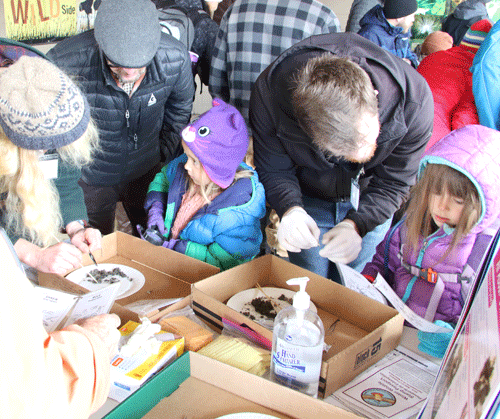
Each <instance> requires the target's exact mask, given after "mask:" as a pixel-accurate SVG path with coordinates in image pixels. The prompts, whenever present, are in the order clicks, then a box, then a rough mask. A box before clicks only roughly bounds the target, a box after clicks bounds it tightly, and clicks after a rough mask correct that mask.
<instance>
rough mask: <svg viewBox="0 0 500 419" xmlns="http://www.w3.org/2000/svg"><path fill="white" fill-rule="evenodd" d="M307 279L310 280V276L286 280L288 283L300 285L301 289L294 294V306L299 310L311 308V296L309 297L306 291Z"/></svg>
mask: <svg viewBox="0 0 500 419" xmlns="http://www.w3.org/2000/svg"><path fill="white" fill-rule="evenodd" d="M307 281H309V278H308V277H307V276H302V277H299V278H292V279H289V280H288V281H286V283H287V284H288V285H298V286H299V287H300V290H299V291H297V292H296V293H295V295H294V296H293V306H294V307H295V308H296V309H297V310H307V309H309V305H310V303H311V297H309V294H308V293H307V292H306V285H307Z"/></svg>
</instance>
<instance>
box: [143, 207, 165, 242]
mask: <svg viewBox="0 0 500 419" xmlns="http://www.w3.org/2000/svg"><path fill="white" fill-rule="evenodd" d="M147 227H148V228H151V229H154V228H155V227H156V228H157V229H158V231H159V232H160V233H161V234H162V235H163V234H165V231H166V230H165V206H164V205H163V203H162V202H160V201H156V202H154V203H153V205H151V208H149V211H148V224H147Z"/></svg>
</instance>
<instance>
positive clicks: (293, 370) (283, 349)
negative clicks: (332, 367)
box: [273, 336, 323, 383]
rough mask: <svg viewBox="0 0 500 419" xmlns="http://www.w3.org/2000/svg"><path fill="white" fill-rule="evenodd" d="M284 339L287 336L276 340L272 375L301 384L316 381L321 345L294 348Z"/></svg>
mask: <svg viewBox="0 0 500 419" xmlns="http://www.w3.org/2000/svg"><path fill="white" fill-rule="evenodd" d="M286 339H287V336H285V339H280V338H278V339H277V340H276V350H275V351H274V352H273V363H274V373H275V374H276V375H280V376H282V377H284V378H289V379H292V380H296V381H299V382H302V383H311V382H315V381H318V378H319V374H320V372H321V357H322V354H323V345H318V346H309V347H306V346H296V345H292V344H290V343H289V342H287V341H286ZM318 360H319V361H318Z"/></svg>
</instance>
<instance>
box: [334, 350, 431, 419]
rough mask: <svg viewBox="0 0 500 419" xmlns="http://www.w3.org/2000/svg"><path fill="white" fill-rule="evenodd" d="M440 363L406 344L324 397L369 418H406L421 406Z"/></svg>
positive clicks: (416, 411) (413, 414)
mask: <svg viewBox="0 0 500 419" xmlns="http://www.w3.org/2000/svg"><path fill="white" fill-rule="evenodd" d="M438 370H439V365H438V364H436V363H435V362H432V361H430V360H428V359H426V358H424V357H422V356H420V355H418V354H416V353H414V352H412V351H410V350H409V349H406V348H404V347H403V346H398V347H397V348H396V349H394V350H393V351H392V352H390V353H389V354H388V355H386V356H385V357H384V358H383V359H382V360H380V361H379V362H377V363H376V364H375V365H373V366H372V367H370V368H369V369H367V370H366V371H365V372H363V373H362V374H360V375H359V376H358V377H356V378H355V379H354V380H353V381H351V382H350V383H349V384H347V385H345V386H344V387H342V388H340V389H339V390H337V391H336V392H334V393H333V394H332V395H331V396H329V397H328V398H326V399H325V401H326V402H327V403H331V404H334V405H336V406H340V407H342V408H344V409H347V410H350V411H352V412H354V413H356V414H358V415H361V416H364V417H367V418H370V419H372V418H373V419H388V418H391V419H407V418H411V417H415V416H416V414H417V413H418V412H419V410H420V408H421V407H422V405H423V403H424V401H425V399H426V398H427V395H428V394H429V391H430V390H431V388H432V384H433V383H434V381H435V378H436V375H437V373H438Z"/></svg>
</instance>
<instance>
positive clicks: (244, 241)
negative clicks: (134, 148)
mask: <svg viewBox="0 0 500 419" xmlns="http://www.w3.org/2000/svg"><path fill="white" fill-rule="evenodd" d="M186 161H187V156H186V154H183V155H181V156H180V157H178V158H176V159H175V160H173V161H172V162H170V163H169V164H168V165H167V166H164V167H163V169H162V170H161V171H160V172H159V173H158V174H157V175H156V177H155V179H154V181H153V182H152V183H151V185H150V187H149V191H148V194H147V197H146V203H145V205H144V207H145V209H146V211H148V210H149V208H150V207H151V205H153V203H154V202H155V201H160V202H162V203H163V204H164V205H165V207H166V213H165V227H166V229H167V233H166V236H167V238H168V236H169V235H170V229H171V227H172V225H173V222H174V220H175V217H176V215H177V211H178V210H179V206H180V204H181V201H182V196H183V195H184V193H185V192H186V186H187V182H186V176H187V173H186V170H185V169H184V164H185V163H186ZM240 167H242V168H243V169H247V170H252V168H251V167H250V166H247V165H246V164H244V163H242V164H241V166H240ZM252 171H253V170H252ZM265 207H266V203H265V196H264V187H263V186H262V184H261V183H260V182H259V179H258V175H257V173H256V172H255V171H253V176H252V177H251V178H242V179H239V180H238V181H236V182H235V183H234V184H233V185H231V186H229V187H228V188H227V189H225V190H224V191H223V192H222V193H221V194H220V195H218V196H217V197H216V198H214V200H213V201H212V202H211V203H210V205H205V206H204V207H203V208H201V209H200V210H198V212H197V213H196V214H195V215H194V216H193V218H192V219H191V220H190V221H189V223H188V224H187V226H186V227H185V228H184V229H183V230H182V231H181V233H180V235H179V241H178V242H177V243H176V244H175V247H174V250H175V251H177V252H180V253H184V254H186V255H188V256H191V257H194V258H196V259H199V260H202V261H204V262H207V263H210V264H211V265H214V266H218V267H219V268H221V269H222V270H225V269H228V268H231V267H233V266H236V265H239V264H241V263H243V262H246V261H248V260H251V259H252V258H254V257H255V256H256V255H257V254H258V253H259V251H260V244H261V242H262V232H261V229H260V219H261V218H262V217H263V216H264V215H265V211H266V208H265Z"/></svg>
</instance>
